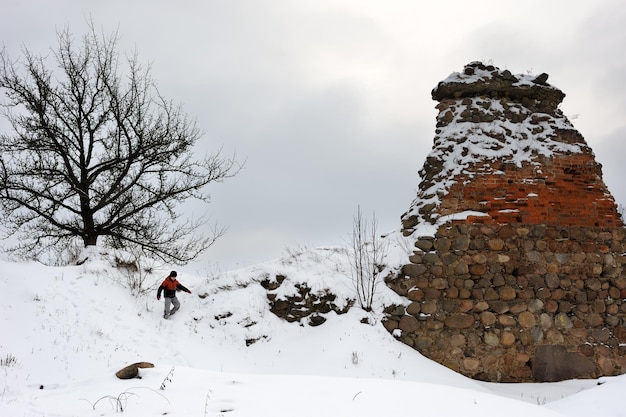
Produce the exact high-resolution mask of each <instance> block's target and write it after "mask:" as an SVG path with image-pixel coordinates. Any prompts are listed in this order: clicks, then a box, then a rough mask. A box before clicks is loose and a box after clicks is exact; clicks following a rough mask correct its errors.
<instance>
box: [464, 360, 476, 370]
mask: <svg viewBox="0 0 626 417" xmlns="http://www.w3.org/2000/svg"><path fill="white" fill-rule="evenodd" d="M479 366H480V360H478V359H475V358H464V359H463V368H465V370H467V371H476V370H477V369H478V367H479Z"/></svg>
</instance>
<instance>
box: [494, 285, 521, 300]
mask: <svg viewBox="0 0 626 417" xmlns="http://www.w3.org/2000/svg"><path fill="white" fill-rule="evenodd" d="M498 295H499V298H500V299H501V300H504V301H508V300H514V299H515V297H516V296H517V294H516V293H515V288H512V287H502V288H500V291H498Z"/></svg>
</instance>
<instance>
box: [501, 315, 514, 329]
mask: <svg viewBox="0 0 626 417" xmlns="http://www.w3.org/2000/svg"><path fill="white" fill-rule="evenodd" d="M498 321H499V322H500V324H501V325H503V326H504V327H511V326H515V325H516V324H517V321H515V317H513V316H509V315H504V314H503V315H501V316H499V317H498Z"/></svg>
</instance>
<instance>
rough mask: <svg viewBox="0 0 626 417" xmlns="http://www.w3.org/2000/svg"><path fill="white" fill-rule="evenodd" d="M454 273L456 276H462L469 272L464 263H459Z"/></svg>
mask: <svg viewBox="0 0 626 417" xmlns="http://www.w3.org/2000/svg"><path fill="white" fill-rule="evenodd" d="M454 272H455V273H456V274H458V275H464V274H467V273H468V272H469V267H468V266H467V264H466V263H465V262H463V261H459V263H457V264H456V266H455V267H454Z"/></svg>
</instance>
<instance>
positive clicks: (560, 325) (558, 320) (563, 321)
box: [554, 313, 574, 329]
mask: <svg viewBox="0 0 626 417" xmlns="http://www.w3.org/2000/svg"><path fill="white" fill-rule="evenodd" d="M554 325H555V326H556V328H557V329H571V328H572V327H574V324H573V323H572V320H571V319H570V318H569V317H568V316H567V314H565V313H559V314H557V315H556V317H554Z"/></svg>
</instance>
